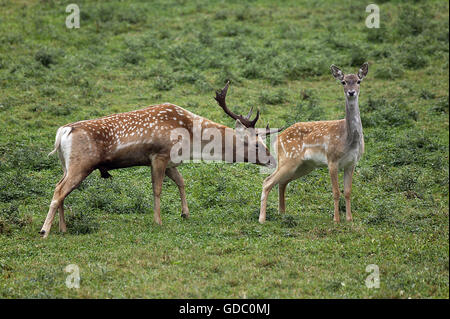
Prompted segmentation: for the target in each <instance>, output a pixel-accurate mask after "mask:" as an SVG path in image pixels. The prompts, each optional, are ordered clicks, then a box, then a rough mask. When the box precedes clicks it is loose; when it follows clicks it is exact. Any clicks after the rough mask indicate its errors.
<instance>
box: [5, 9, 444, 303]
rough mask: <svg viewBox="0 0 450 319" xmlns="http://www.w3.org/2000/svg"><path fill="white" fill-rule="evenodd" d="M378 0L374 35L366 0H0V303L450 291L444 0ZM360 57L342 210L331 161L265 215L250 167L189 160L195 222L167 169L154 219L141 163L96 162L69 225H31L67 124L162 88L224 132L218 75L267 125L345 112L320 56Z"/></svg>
mask: <svg viewBox="0 0 450 319" xmlns="http://www.w3.org/2000/svg"><path fill="white" fill-rule="evenodd" d="M378 3H379V6H380V13H381V16H380V23H381V28H379V29H368V28H366V26H365V24H364V21H365V19H366V17H367V15H368V13H366V12H365V7H366V5H367V3H366V2H364V1H332V2H331V1H314V0H304V1H284V2H282V3H276V2H272V1H266V0H258V1H252V2H251V3H248V4H245V3H243V2H240V1H226V2H223V1H203V0H197V1H180V0H171V1H166V0H164V1H152V2H146V1H107V2H106V1H78V2H77V4H78V5H79V7H80V10H81V18H80V24H81V27H80V28H79V29H67V28H66V27H65V24H64V22H65V19H66V16H67V15H68V13H66V12H65V6H66V5H67V2H65V1H57V0H47V1H34V0H29V1H5V0H0V91H1V94H0V298H17V297H18V298H48V297H52V298H53V297H55V298H59V297H76V298H92V297H101V298H110V297H115V298H117V297H119V298H122V297H153V298H226V297H232V298H409V297H411V298H448V297H449V237H448V234H449V216H448V207H449V206H448V205H449V202H448V199H449V194H448V185H449V165H448V163H449V162H448V160H449V157H448V155H449V153H448V145H449V134H448V116H449V115H448V112H449V100H448V90H449V86H448V71H449V65H448V55H449V43H448V39H449V24H448V18H449V17H448V12H449V7H448V5H449V4H448V1H432V2H425V1H407V2H405V1H394V0H393V1H379V2H378ZM364 61H369V63H370V68H369V74H368V76H367V80H365V81H364V82H363V84H362V86H361V92H362V93H361V97H360V108H361V116H362V121H363V127H364V135H365V143H366V153H365V155H364V157H363V159H362V160H361V161H360V163H359V165H358V167H357V169H356V173H355V177H354V186H353V200H352V205H353V206H352V208H353V217H354V222H353V223H346V222H342V223H341V224H338V225H335V224H334V223H333V221H332V214H333V198H332V194H331V185H330V181H329V177H328V173H327V171H326V170H317V171H315V172H313V173H311V174H310V175H308V176H306V177H304V178H302V179H300V180H297V181H295V182H292V183H291V184H290V185H289V187H288V189H287V193H286V195H287V196H286V197H287V211H286V214H285V215H280V214H278V212H277V199H278V196H277V192H276V191H273V192H271V194H270V196H269V200H268V203H269V205H268V218H267V222H266V224H264V225H260V224H259V223H258V213H259V201H260V192H261V185H262V181H263V179H264V178H265V177H266V176H267V175H266V174H260V171H259V167H256V166H252V165H249V164H233V165H230V164H225V163H210V164H202V163H188V164H185V165H183V166H181V168H180V172H181V173H182V174H183V176H184V178H185V181H186V187H187V190H186V191H187V198H188V204H189V207H190V210H191V218H190V219H188V220H184V219H182V218H180V213H181V207H180V201H179V195H178V189H177V187H176V186H175V185H174V184H173V183H172V182H171V181H170V180H166V181H165V182H164V184H165V185H164V186H163V194H162V203H161V204H162V207H161V208H162V209H161V212H162V219H163V223H164V224H163V226H162V227H159V226H157V225H156V224H154V223H153V214H152V201H153V197H152V191H151V182H150V171H149V168H146V167H136V168H129V169H123V170H118V171H113V172H111V174H112V175H113V178H112V179H108V180H104V179H101V178H100V176H99V174H98V172H94V173H93V174H92V175H91V176H90V177H89V178H88V179H87V180H86V181H84V182H83V184H82V185H81V186H80V187H79V189H77V190H75V191H74V192H73V193H72V194H71V195H69V197H68V198H67V199H66V202H65V204H66V216H67V224H68V233H66V234H61V233H59V232H58V230H57V228H58V227H57V225H54V226H53V228H52V233H51V235H50V236H49V238H48V239H47V240H42V239H41V238H40V237H39V235H38V231H39V229H40V227H41V226H42V223H43V221H44V219H45V216H46V213H47V209H48V205H49V203H50V199H51V197H52V192H53V189H54V185H55V184H56V183H57V182H58V180H59V179H60V178H61V175H62V170H61V167H60V164H59V162H58V159H57V156H55V157H50V158H49V157H47V153H48V152H50V151H51V150H52V148H53V143H54V137H55V132H56V130H57V128H58V127H59V126H61V125H63V124H66V123H69V122H74V121H78V120H83V119H91V118H95V117H100V116H103V115H108V114H111V113H117V112H124V111H130V110H133V109H137V108H140V107H143V106H146V105H151V104H157V103H162V102H172V103H175V104H177V105H180V106H182V107H185V108H187V109H189V110H190V111H192V112H194V113H196V114H199V115H202V116H205V117H207V118H210V119H211V120H214V121H216V122H219V123H223V124H225V125H228V126H232V125H233V123H232V120H231V119H229V118H228V117H227V116H226V115H224V114H223V112H222V111H221V110H220V108H218V107H217V105H216V104H215V101H214V99H213V96H214V90H215V89H218V88H221V87H223V84H224V83H225V81H226V80H230V81H231V82H232V86H231V90H230V92H229V104H230V107H231V108H232V109H233V110H235V111H236V112H242V113H243V112H245V111H246V110H248V109H249V107H250V106H257V107H259V108H260V110H261V120H260V123H259V125H260V126H261V127H262V126H265V125H266V124H267V123H268V122H270V125H271V126H272V127H281V126H286V125H290V124H292V123H295V122H297V121H311V120H331V119H338V118H343V116H344V96H343V92H342V88H341V86H340V85H339V83H336V81H335V80H334V79H333V78H332V76H331V74H330V70H329V66H330V65H331V64H332V63H333V64H336V65H338V66H340V67H341V68H342V69H343V70H344V71H345V72H356V71H357V68H358V67H359V65H360V64H361V63H362V62H364ZM340 179H341V181H342V176H340ZM341 185H342V182H341ZM341 187H342V186H341ZM341 206H342V207H341V211H342V212H344V207H345V206H344V202H343V200H342V204H341ZM68 264H76V265H78V266H79V267H80V274H81V283H80V288H79V289H69V288H67V287H66V285H65V278H66V276H67V275H68V274H67V273H65V272H64V268H65V267H66V266H67V265H68ZM370 264H376V265H377V266H378V267H379V270H380V288H379V289H376V288H373V289H369V288H367V287H366V285H365V280H366V278H367V276H368V275H369V273H367V272H366V271H365V269H366V266H367V265H370Z"/></svg>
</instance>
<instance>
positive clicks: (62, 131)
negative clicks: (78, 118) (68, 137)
mask: <svg viewBox="0 0 450 319" xmlns="http://www.w3.org/2000/svg"><path fill="white" fill-rule="evenodd" d="M71 131H72V128H71V127H68V126H61V127H60V128H58V130H57V131H56V138H55V148H54V149H53V151H51V152H50V153H48V156H51V155H53V154H55V153H56V151H57V150H59V146H60V145H61V137H62V136H63V135H65V134H69V133H70V132H71Z"/></svg>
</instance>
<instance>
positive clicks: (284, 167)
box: [259, 62, 369, 223]
mask: <svg viewBox="0 0 450 319" xmlns="http://www.w3.org/2000/svg"><path fill="white" fill-rule="evenodd" d="M368 71H369V64H368V63H367V62H366V63H364V64H363V65H362V66H361V68H360V69H359V71H358V73H357V74H347V75H344V73H343V72H342V71H341V70H340V69H339V68H338V67H336V66H335V65H332V66H331V72H332V74H333V76H334V77H335V78H336V79H337V80H339V81H340V82H341V83H342V85H343V87H344V95H345V102H346V103H345V113H346V114H345V119H343V120H335V121H317V122H298V123H295V124H293V125H292V126H290V127H288V128H287V129H286V130H284V131H283V132H282V133H281V134H280V135H278V139H277V151H278V166H277V169H276V170H275V172H274V173H273V174H271V175H270V176H269V177H267V178H266V179H265V180H264V183H263V190H262V194H261V210H260V214H259V222H260V223H264V221H265V220H266V205H267V196H268V195H269V192H270V190H271V189H272V187H274V186H275V185H277V184H278V185H279V186H278V195H279V205H278V210H279V212H280V213H284V212H285V209H286V206H285V197H284V196H285V191H286V186H287V184H288V183H289V182H291V181H292V180H294V179H297V178H299V177H301V176H304V175H306V174H309V173H310V172H311V171H312V170H314V169H315V168H317V167H321V166H328V170H329V173H330V177H331V185H332V188H333V199H334V221H335V222H339V197H340V191H339V184H338V170H339V169H343V170H344V196H345V205H346V219H347V221H351V220H352V213H351V208H350V196H351V191H352V178H353V171H354V169H355V165H356V164H357V162H358V161H359V159H360V158H361V155H362V154H363V152H364V137H363V131H362V125H361V117H360V114H359V106H358V96H359V87H360V83H361V81H362V80H363V78H364V77H365V76H366V75H367V72H368Z"/></svg>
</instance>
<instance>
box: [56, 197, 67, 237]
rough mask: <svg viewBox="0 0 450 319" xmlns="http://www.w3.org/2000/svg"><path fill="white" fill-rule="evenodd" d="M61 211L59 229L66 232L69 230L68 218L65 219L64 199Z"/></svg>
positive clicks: (59, 210) (60, 207)
mask: <svg viewBox="0 0 450 319" xmlns="http://www.w3.org/2000/svg"><path fill="white" fill-rule="evenodd" d="M58 212H59V231H60V232H62V233H65V232H66V231H67V226H66V220H65V219H64V199H63V200H62V201H61V204H60V205H59V208H58Z"/></svg>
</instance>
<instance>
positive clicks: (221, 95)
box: [214, 81, 259, 128]
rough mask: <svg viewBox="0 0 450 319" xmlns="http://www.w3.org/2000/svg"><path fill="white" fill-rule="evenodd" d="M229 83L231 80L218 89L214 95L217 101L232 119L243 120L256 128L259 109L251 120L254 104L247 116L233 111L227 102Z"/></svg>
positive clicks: (246, 125)
mask: <svg viewBox="0 0 450 319" xmlns="http://www.w3.org/2000/svg"><path fill="white" fill-rule="evenodd" d="M229 84H230V81H228V82H227V84H226V85H225V87H224V88H223V89H222V90H221V91H216V96H215V97H214V99H215V100H216V101H217V103H219V106H220V107H221V108H222V109H223V110H224V112H225V113H227V114H228V116H230V117H231V118H232V119H235V120H239V121H241V123H242V124H243V125H244V126H245V127H247V128H250V127H251V128H254V127H255V125H256V122H257V121H258V119H259V110H258V111H257V113H256V117H255V118H254V119H253V120H252V121H250V116H251V115H252V113H253V106H252V108H251V109H250V112H248V115H247V116H245V117H244V116H242V115H237V114H235V113H233V112H231V111H230V110H229V109H228V107H227V103H226V102H225V98H226V96H227V91H228V86H229Z"/></svg>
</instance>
